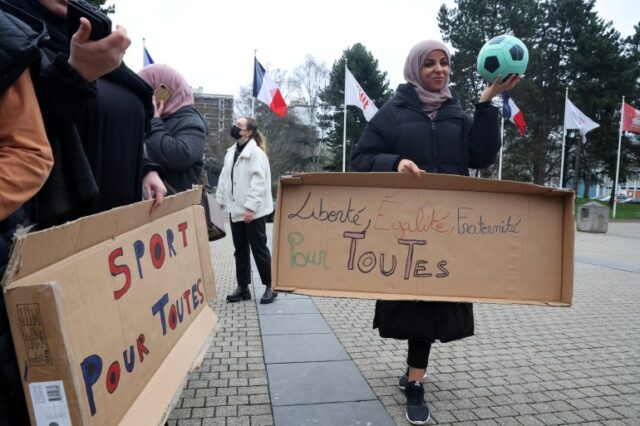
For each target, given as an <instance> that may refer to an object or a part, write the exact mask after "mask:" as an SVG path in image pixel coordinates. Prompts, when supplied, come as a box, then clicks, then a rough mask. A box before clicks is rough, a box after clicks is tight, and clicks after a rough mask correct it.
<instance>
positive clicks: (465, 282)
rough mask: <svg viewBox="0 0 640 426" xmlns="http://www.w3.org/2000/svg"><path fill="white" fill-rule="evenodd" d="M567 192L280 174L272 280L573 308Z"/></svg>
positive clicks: (314, 287) (345, 290)
mask: <svg viewBox="0 0 640 426" xmlns="http://www.w3.org/2000/svg"><path fill="white" fill-rule="evenodd" d="M573 197H574V196H573V192H572V191H567V190H558V189H554V188H547V187H542V186H538V185H532V184H524V183H518V182H510V181H495V180H487V179H475V178H468V177H461V176H448V175H433V174H426V175H424V176H422V178H420V179H417V178H415V177H414V176H412V175H409V174H400V173H319V174H308V175H297V176H292V177H286V178H282V179H281V181H280V186H279V189H278V203H277V212H276V227H275V237H274V246H273V247H274V249H273V251H274V256H273V271H274V288H275V289H276V290H279V291H294V292H296V293H302V294H309V295H320V296H337V297H358V298H370V299H388V300H444V301H474V302H488V303H528V304H548V305H558V306H568V305H570V304H571V298H572V289H573V234H574V221H573Z"/></svg>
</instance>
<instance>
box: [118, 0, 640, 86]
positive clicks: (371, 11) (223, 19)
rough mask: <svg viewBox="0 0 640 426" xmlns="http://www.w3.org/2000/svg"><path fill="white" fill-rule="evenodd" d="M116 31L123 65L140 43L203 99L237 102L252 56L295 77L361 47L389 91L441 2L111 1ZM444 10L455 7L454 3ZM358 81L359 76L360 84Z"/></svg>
mask: <svg viewBox="0 0 640 426" xmlns="http://www.w3.org/2000/svg"><path fill="white" fill-rule="evenodd" d="M114 3H115V5H116V13H115V14H113V15H112V16H111V20H112V21H113V23H114V24H122V25H124V26H125V27H126V28H127V32H128V34H129V37H130V38H131V40H132V44H131V47H129V50H128V51H127V54H126V55H125V62H126V63H127V64H128V65H129V67H131V68H132V69H133V70H134V71H138V70H139V69H140V68H141V67H142V38H143V37H144V38H145V39H146V47H147V50H148V51H149V53H150V54H151V56H152V57H153V59H154V61H155V62H156V63H166V64H168V65H171V66H173V67H174V68H176V69H177V70H179V71H180V72H181V73H182V74H183V75H184V76H185V77H186V79H187V81H189V83H190V84H191V86H192V87H200V86H201V87H203V89H204V92H205V93H215V94H226V95H233V96H237V94H238V91H239V89H240V87H241V86H244V85H248V84H251V82H252V79H253V52H254V49H255V50H257V57H258V60H259V61H260V62H261V63H262V65H264V66H265V67H266V68H267V70H269V69H270V68H280V69H282V70H286V71H291V70H293V69H294V68H295V67H296V66H298V65H300V64H302V63H303V61H304V58H305V55H307V54H310V55H312V56H313V57H314V58H316V60H317V61H319V62H325V63H326V65H327V67H329V69H330V68H331V66H332V65H333V62H334V61H335V60H337V59H338V58H339V57H340V56H341V55H342V52H343V51H344V50H345V49H346V48H348V47H349V46H352V45H353V44H354V43H357V42H361V43H363V44H364V45H365V47H366V48H367V49H368V50H369V51H370V52H371V53H372V54H373V56H374V57H375V58H377V59H378V62H379V67H380V70H382V71H386V72H387V74H388V77H389V82H390V84H391V87H392V88H395V87H396V86H397V85H398V84H400V83H402V82H404V79H403V78H402V68H403V66H404V60H405V58H406V55H407V53H408V52H409V49H410V48H411V47H412V46H413V45H414V44H415V43H416V42H418V41H420V40H423V39H427V38H437V39H440V38H441V37H440V33H439V30H438V25H437V20H436V17H437V12H438V9H439V8H440V5H441V4H442V3H443V0H435V1H434V0H340V1H338V0H324V1H322V2H319V1H318V2H316V1H314V2H309V1H304V0H302V1H301V0H273V1H264V0H244V1H229V0H223V1H220V0H215V1H204V0H127V1H125V0H115V1H113V0H109V2H108V3H107V4H114ZM445 3H446V4H447V5H448V6H449V7H450V6H451V5H453V4H454V2H453V1H452V0H446V1H445ZM596 9H597V11H598V13H599V15H600V16H601V17H602V18H604V19H605V20H607V21H613V24H614V27H615V28H616V29H617V30H618V31H619V32H620V33H621V34H622V35H623V36H628V35H631V34H632V33H633V26H634V25H635V24H637V23H638V22H639V21H640V1H639V0H597V2H596ZM357 78H358V77H357V76H356V79H357Z"/></svg>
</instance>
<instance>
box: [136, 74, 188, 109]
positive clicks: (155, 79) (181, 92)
mask: <svg viewBox="0 0 640 426" xmlns="http://www.w3.org/2000/svg"><path fill="white" fill-rule="evenodd" d="M138 75H139V76H140V77H142V79H143V80H144V81H146V82H147V83H148V84H149V85H150V86H151V87H152V88H153V90H156V88H157V87H158V86H159V85H160V84H164V85H165V86H167V87H168V88H169V89H170V90H171V92H172V93H173V94H172V95H171V97H170V98H169V100H168V101H167V103H166V104H165V105H164V110H163V111H162V116H161V118H165V117H167V116H169V115H171V114H173V113H174V112H176V111H177V110H179V109H180V108H182V107H184V106H187V105H193V93H192V92H191V86H189V83H187V80H185V78H184V77H183V76H182V74H180V73H179V72H178V71H176V70H174V69H173V68H171V67H170V66H168V65H163V64H152V65H149V66H146V67H144V68H143V69H141V70H140V71H139V72H138Z"/></svg>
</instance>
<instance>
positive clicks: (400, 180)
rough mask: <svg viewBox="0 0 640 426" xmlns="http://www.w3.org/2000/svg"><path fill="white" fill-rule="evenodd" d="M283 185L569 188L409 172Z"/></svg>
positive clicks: (312, 176) (329, 176) (289, 180)
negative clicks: (419, 176)
mask: <svg viewBox="0 0 640 426" xmlns="http://www.w3.org/2000/svg"><path fill="white" fill-rule="evenodd" d="M280 183H281V184H282V185H283V186H284V185H329V186H363V187H378V188H404V189H435V190H447V191H473V192H498V193H509V194H532V195H534V194H541V195H543V194H544V195H566V194H567V193H571V192H572V191H571V190H569V189H557V188H549V187H546V186H541V185H535V184H532V183H522V182H515V181H507V180H501V181H496V180H491V179H479V178H472V177H468V176H457V175H444V174H433V173H425V174H424V176H422V177H421V178H420V179H416V178H415V177H414V176H413V175H411V174H409V173H400V174H398V173H308V174H299V175H292V176H284V177H282V178H281V179H280Z"/></svg>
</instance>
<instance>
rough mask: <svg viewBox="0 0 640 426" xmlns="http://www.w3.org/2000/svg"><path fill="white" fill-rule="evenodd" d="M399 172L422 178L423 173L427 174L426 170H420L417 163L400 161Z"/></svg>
mask: <svg viewBox="0 0 640 426" xmlns="http://www.w3.org/2000/svg"><path fill="white" fill-rule="evenodd" d="M398 171H399V172H400V173H413V175H414V176H415V177H420V176H421V175H422V174H423V173H426V172H425V171H424V170H422V169H421V168H419V167H418V166H417V165H416V163H414V162H413V161H411V160H406V159H405V160H400V162H399V163H398Z"/></svg>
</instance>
